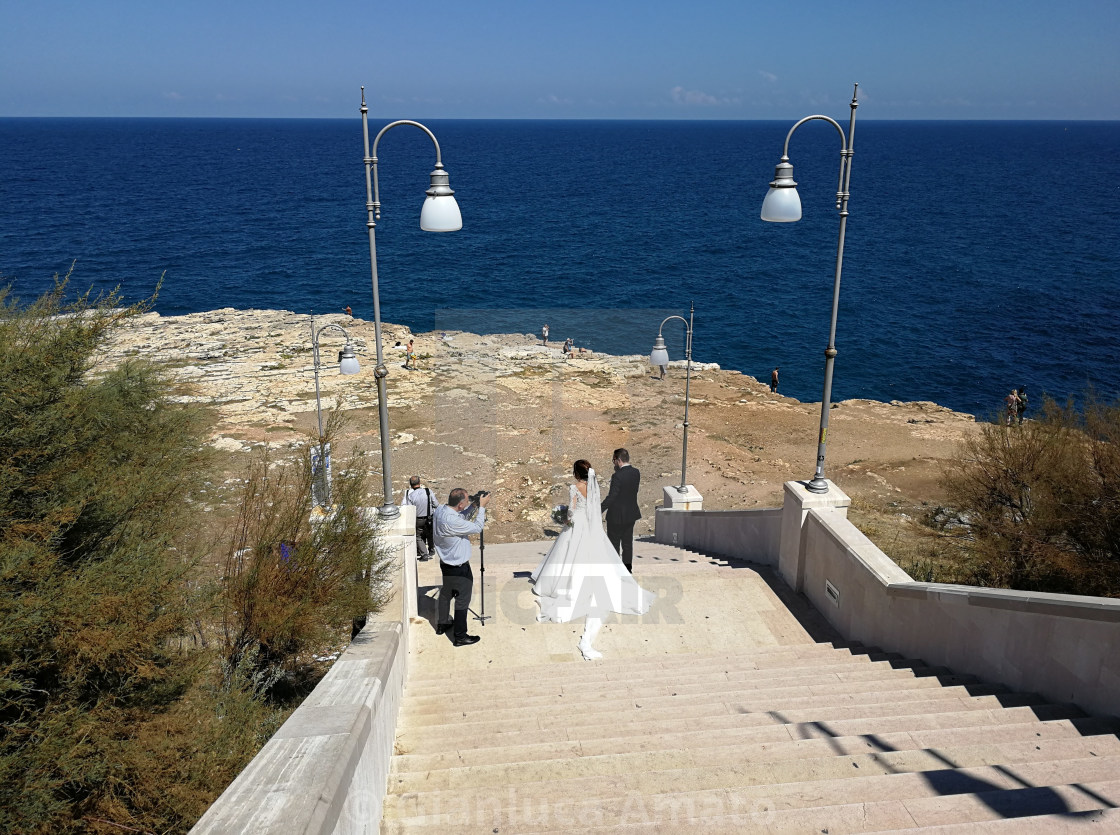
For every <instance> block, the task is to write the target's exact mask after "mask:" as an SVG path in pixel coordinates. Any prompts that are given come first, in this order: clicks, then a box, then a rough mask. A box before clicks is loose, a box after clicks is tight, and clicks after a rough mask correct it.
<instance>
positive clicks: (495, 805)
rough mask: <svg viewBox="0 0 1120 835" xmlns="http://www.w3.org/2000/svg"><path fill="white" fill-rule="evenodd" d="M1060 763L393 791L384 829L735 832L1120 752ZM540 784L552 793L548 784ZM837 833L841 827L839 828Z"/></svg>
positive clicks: (1012, 784) (1051, 782) (1101, 764)
mask: <svg viewBox="0 0 1120 835" xmlns="http://www.w3.org/2000/svg"><path fill="white" fill-rule="evenodd" d="M1061 766H1062V767H1061V769H1060V771H1059V770H1056V769H1055V768H1054V764H1053V763H1023V764H1020V765H1019V766H1017V767H1016V768H1015V771H1014V773H1008V770H1007V769H1004V768H1002V767H999V766H980V767H977V768H962V769H943V770H940V771H925V772H914V773H901V774H884V775H872V776H867V777H848V778H846V779H836V780H819V781H809V782H802V783H782V784H778V785H758V786H744V787H740V788H731V789H724V788H713V789H708V790H701V791H693V792H670V793H665V794H647V795H642V794H640V793H637V792H630V793H628V794H626V795H617V796H613V797H602V798H580V799H578V800H574V799H573V798H565V797H556V796H554V795H548V794H541V795H529V794H528V791H526V792H523V793H520V794H519V793H512V794H511V793H508V792H506V791H504V790H497V791H495V792H494V793H492V794H490V795H479V796H476V797H474V798H472V804H470V805H467V804H460V805H458V806H456V805H453V804H451V805H444V806H440V805H439V803H438V802H437V800H438V801H441V802H448V801H451V800H452V799H451V798H450V797H443V798H437V797H434V796H423V795H422V796H420V797H410V798H404V799H402V798H400V797H397V796H391V798H390V801H391V807H387V812H388V814H387V815H386V817H385V818H384V822H383V826H382V831H383V832H386V833H397V832H417V833H419V832H428V831H432V832H434V831H436V830H437V829H439V828H441V827H443V828H446V827H448V826H457V827H462V826H468V825H473V831H492V830H493V828H495V827H496V828H498V829H499V831H501V832H502V833H507V832H516V831H518V830H519V829H522V828H523V827H524V826H525V824H526V823H527V821H526V818H528V817H529V816H530V815H531V816H533V820H532V823H533V829H534V831H537V832H563V831H570V830H571V828H572V827H571V826H569V825H568V823H569V821H571V822H572V823H573V824H580V825H581V828H583V827H586V828H588V829H589V830H590V831H594V830H595V829H597V828H606V827H618V826H620V825H625V824H627V823H630V824H637V823H641V822H643V821H646V822H655V821H656V822H660V823H675V824H676V826H678V827H679V829H678V831H690V830H688V829H687V828H686V827H684V826H683V825H682V824H684V823H685V822H687V821H690V820H691V821H697V820H699V819H701V818H704V817H707V818H726V817H740V818H743V819H744V820H743V824H744V825H743V826H741V827H738V828H732V829H730V830H728V831H765V826H764V824H765V822H766V820H767V819H768V818H771V817H772V816H773V814H774V813H776V812H784V811H788V810H791V809H803V808H812V807H822V806H824V807H827V806H838V805H848V804H852V803H867V802H873V801H876V800H902V801H905V802H909V801H911V800H915V801H916V800H919V799H928V800H929V801H931V802H932V804H933V805H934V806H935V807H936V806H937V805H939V804H941V803H943V802H945V801H946V800H952V799H954V798H959V797H960V796H962V795H963V796H975V795H976V794H977V793H981V792H983V793H989V792H990V793H992V798H991V801H990V802H991V803H992V806H993V807H994V808H1000V804H1001V801H1000V800H999V798H1000V796H1001V794H1003V793H1004V792H1006V791H1008V790H1018V789H1022V788H1024V783H1026V784H1027V787H1028V788H1033V787H1037V788H1040V789H1043V790H1045V788H1046V787H1063V788H1064V787H1065V786H1064V784H1070V783H1072V784H1078V785H1080V786H1086V785H1089V784H1094V783H1105V782H1111V781H1114V780H1115V779H1116V775H1117V774H1118V773H1120V758H1108V757H1099V758H1094V757H1091V758H1086V759H1080V760H1067V761H1064V762H1063V763H1062V764H1061ZM527 789H528V787H527ZM540 789H541V791H547V787H545V786H541V787H540ZM461 799H462V798H460V800H461ZM915 808H919V807H915ZM402 813H411V814H402ZM752 824H754V825H753V826H752ZM830 831H835V827H831V828H830Z"/></svg>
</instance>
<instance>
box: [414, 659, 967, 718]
mask: <svg viewBox="0 0 1120 835" xmlns="http://www.w3.org/2000/svg"><path fill="white" fill-rule="evenodd" d="M948 674H949V670H948V669H947V668H945V667H927V666H925V665H924V664H923V663H922V662H921V661H873V662H868V663H863V664H856V663H852V662H842V663H839V664H821V665H819V666H810V667H789V666H785V665H782V666H778V667H773V668H765V669H753V670H740V669H735V668H731V669H727V667H726V666H725V665H723V666H719V667H713V668H710V669H708V670H688V671H685V670H681V671H679V672H677V673H676V674H674V675H672V676H669V675H664V674H662V675H657V676H644V677H634V678H627V679H611V680H601V679H594V680H583V681H565V680H556V681H548V682H538V683H535V684H526V685H520V686H518V687H517V690H516V692H517V695H518V700H519V701H521V700H525V699H529V698H533V697H542V696H545V697H555V696H557V695H559V694H561V693H563V694H565V695H569V694H571V695H578V696H583V697H596V696H599V695H600V694H603V693H609V692H611V691H612V690H613V691H615V692H619V691H621V690H623V688H626V692H630V693H636V692H638V691H639V689H640V690H644V691H646V692H649V693H654V692H655V691H664V690H667V689H670V688H677V687H683V686H688V685H690V683H691V686H704V685H706V684H708V683H718V682H725V681H726V682H739V683H740V684H741V685H742V686H744V687H755V686H759V685H756V683H761V682H776V681H779V680H781V681H786V682H789V683H797V682H816V681H821V682H824V681H833V680H838V681H855V680H870V679H875V678H889V677H891V676H892V675H897V676H903V677H905V676H912V677H925V676H933V675H948ZM405 692H406V701H407V704H408V706H409V707H415V708H421V707H424V706H427V705H431V704H439V703H446V702H447V700H448V696H449V693H448V689H447V687H446V686H444V687H439V688H424V689H411V688H410V689H408V690H406V691H405ZM510 692H511V688H510V687H509V685H508V684H502V685H497V686H495V687H493V688H489V689H484V688H482V687H480V686H478V685H475V686H472V687H471V688H470V693H471V696H472V698H475V699H479V698H482V697H483V696H501V697H507V696H509V694H510Z"/></svg>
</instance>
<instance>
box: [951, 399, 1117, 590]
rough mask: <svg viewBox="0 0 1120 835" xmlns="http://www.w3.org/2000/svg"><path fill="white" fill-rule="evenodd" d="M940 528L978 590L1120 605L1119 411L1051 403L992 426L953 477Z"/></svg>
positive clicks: (1093, 404)
mask: <svg viewBox="0 0 1120 835" xmlns="http://www.w3.org/2000/svg"><path fill="white" fill-rule="evenodd" d="M942 486H943V488H944V489H945V491H946V493H947V496H948V501H949V504H950V507H951V512H948V513H946V512H945V511H944V510H942V511H941V512H940V513H938V514H937V515H936V518H935V519H934V520H933V526H934V527H935V528H936V529H937V530H938V531H939V532H940V534H941V537H942V542H943V544H944V545H946V546H949V547H951V548H955V549H956V550H957V552H958V553H959V555H960V556H961V560H962V562H963V564H964V565H966V566H967V573H968V578H967V579H968V580H969V581H970V582H972V583H975V584H979V585H985V586H995V587H1000V588H1013V589H1022V590H1030V591H1050V592H1064V593H1071V594H1088V595H1104V596H1112V597H1116V596H1120V403H1114V404H1102V403H1099V402H1097V401H1096V400H1095V399H1094V398H1093V397H1092V396H1090V397H1089V398H1087V401H1086V404H1085V407H1084V408H1083V409H1082V410H1080V411H1079V410H1077V409H1076V408H1074V407H1073V405H1072V404H1069V405H1067V406H1066V407H1064V408H1062V407H1059V406H1058V405H1057V404H1055V403H1054V402H1053V401H1052V400H1047V401H1046V402H1045V403H1044V406H1043V410H1042V415H1041V417H1040V418H1039V419H1038V420H1032V421H1027V422H1025V423H1023V424H1022V425H1021V426H1010V427H1009V426H1003V425H1001V424H999V423H993V424H985V425H984V426H983V427H982V428H981V430H980V431H979V433H977V435H976V436H975V437H973V438H972V439H970V440H969V441H968V442H967V443H966V444H965V446H964V449H963V452H962V455H961V457H960V458H959V460H958V461H956V462H955V463H954V464H953V465H951V466H950V467H949V468H947V470H946V472H945V474H944V476H943V479H942Z"/></svg>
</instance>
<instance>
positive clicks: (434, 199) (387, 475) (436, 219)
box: [361, 87, 463, 519]
mask: <svg viewBox="0 0 1120 835" xmlns="http://www.w3.org/2000/svg"><path fill="white" fill-rule="evenodd" d="M361 112H362V138H363V139H364V140H365V153H366V155H365V164H366V215H367V219H366V227H367V228H368V229H369V263H370V276H371V278H372V280H373V333H374V342H375V344H376V348H377V367H376V368H374V370H373V376H374V378H375V379H376V380H377V416H378V421H379V424H380V432H381V476H382V480H383V486H384V492H385V503H384V504H383V505H382V506H381V508H380V511H379V513H380V515H381V517H382V518H385V519H394V518H396V517H397V516H398V515H400V508H398V507H397V506H396V505H395V504H393V478H392V471H391V466H390V462H389V409H388V406H387V404H386V403H385V378H386V377H387V376H389V369H388V368H386V367H385V362H384V359H383V357H382V353H381V302H380V299H379V297H378V295H377V237H376V232H375V227H376V225H377V224H376V221H378V220H380V219H381V201H380V199H379V198H380V195H379V194H378V189H377V143H378V142H380V141H381V137H382V136H384V135H385V132H386V131H387V130H389V128H395V127H398V126H400V125H412V126H413V127H416V128H420V130H422V131H424V133H426V134H428V138H429V139H431V140H432V144H433V145H435V146H436V167H435V170H434V171H432V173H431V175H430V179H431V187H430V188H429V189H428V190H427V191H426V192H425V194H427V198H425V200H424V205H423V207H422V208H421V209H420V228H421V229H423V230H424V231H425V232H455V231H458V230H459V229H462V228H463V216H462V215H461V214H460V213H459V204H458V203H456V202H455V197H454V194H455V192H453V191H452V190H451V187H450V186H449V185H448V177H447V172H446V171H444V170H443V161H442V159H441V158H440V152H439V142H437V141H436V137H435V134H433V133H432V132H431V131H430V130H428V129H427V128H426V127H424V126H423V125H422V124H420V123H419V122H413V121H410V120H408V119H400V120H398V121H396V122H390V123H389V124H387V125H386V126H385V127H383V128H382V129H381V131H380V132H379V133H378V134H377V137H376V138H375V139H374V140H373V153H372V154H370V149H369V120H368V116H367V114H368V113H369V108H367V107H366V88H365V87H362V108H361Z"/></svg>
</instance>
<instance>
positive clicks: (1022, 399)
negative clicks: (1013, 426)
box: [1015, 386, 1027, 426]
mask: <svg viewBox="0 0 1120 835" xmlns="http://www.w3.org/2000/svg"><path fill="white" fill-rule="evenodd" d="M1018 397H1019V406H1018V409H1017V410H1016V412H1015V416H1016V417H1017V418H1018V422H1019V426H1022V425H1023V415H1025V414H1026V413H1027V387H1026V386H1019V391H1018Z"/></svg>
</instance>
